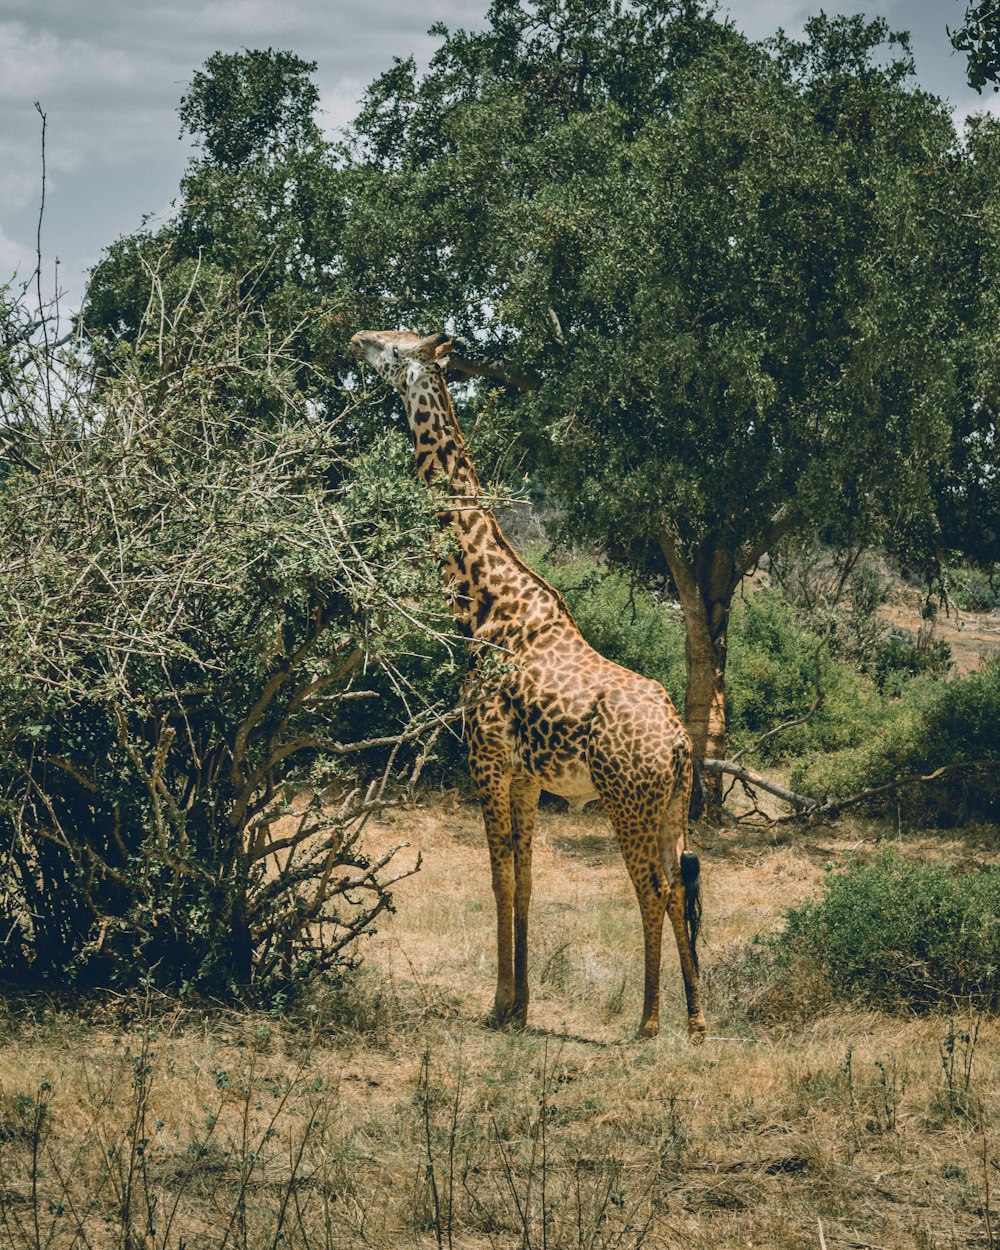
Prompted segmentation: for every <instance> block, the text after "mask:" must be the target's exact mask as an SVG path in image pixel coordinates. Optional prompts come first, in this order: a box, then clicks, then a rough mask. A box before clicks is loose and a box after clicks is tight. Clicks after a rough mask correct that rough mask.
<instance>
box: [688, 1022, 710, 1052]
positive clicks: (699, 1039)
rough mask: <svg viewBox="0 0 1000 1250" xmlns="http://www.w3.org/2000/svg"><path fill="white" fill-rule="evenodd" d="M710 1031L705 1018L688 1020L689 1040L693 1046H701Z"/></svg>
mask: <svg viewBox="0 0 1000 1250" xmlns="http://www.w3.org/2000/svg"><path fill="white" fill-rule="evenodd" d="M707 1033H708V1025H707V1024H706V1023H705V1021H704V1020H689V1021H688V1041H689V1042H690V1043H691V1045H692V1046H701V1045H702V1043H703V1042H704V1041H705V1036H706V1034H707Z"/></svg>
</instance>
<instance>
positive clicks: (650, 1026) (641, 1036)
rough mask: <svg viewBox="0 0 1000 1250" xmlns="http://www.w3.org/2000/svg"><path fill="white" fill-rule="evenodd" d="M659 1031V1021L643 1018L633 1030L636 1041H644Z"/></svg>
mask: <svg viewBox="0 0 1000 1250" xmlns="http://www.w3.org/2000/svg"><path fill="white" fill-rule="evenodd" d="M659 1031H660V1022H659V1021H658V1020H644V1021H643V1022H642V1024H640V1025H639V1027H638V1029H636V1032H635V1039H636V1041H637V1042H646V1041H649V1040H650V1038H653V1037H656V1035H657V1034H658V1033H659Z"/></svg>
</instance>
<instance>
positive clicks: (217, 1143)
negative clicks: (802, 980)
mask: <svg viewBox="0 0 1000 1250" xmlns="http://www.w3.org/2000/svg"><path fill="white" fill-rule="evenodd" d="M696 837H697V845H698V848H699V850H700V853H701V857H702V865H703V883H704V894H705V909H706V920H705V931H704V938H705V941H704V947H703V966H704V971H705V979H706V985H707V1002H706V1009H707V1012H708V1015H709V1022H710V1037H709V1040H708V1041H707V1042H706V1044H705V1045H704V1046H701V1047H692V1046H690V1045H689V1044H688V1042H687V1039H686V1035H685V1027H684V1015H683V1008H682V999H681V986H680V977H679V972H678V969H677V966H676V953H675V951H674V949H673V947H672V943H671V945H670V946H669V947H667V948H666V959H665V986H664V992H665V1002H664V1013H663V1028H662V1032H661V1034H660V1037H659V1038H658V1039H657V1040H656V1041H654V1042H645V1043H640V1042H636V1041H634V1040H633V1038H632V1035H633V1032H634V1029H635V1026H636V1024H637V1021H638V1013H639V1005H640V994H641V984H640V979H641V955H640V932H639V924H638V915H637V909H636V907H635V904H634V900H633V898H632V895H631V888H630V886H629V884H628V881H627V878H626V875H625V872H624V869H623V866H622V864H621V861H620V859H619V856H618V852H617V850H616V848H615V847H614V844H613V841H612V837H611V834H610V831H609V828H608V826H607V824H606V821H605V819H604V817H603V815H602V814H601V813H600V811H599V810H594V809H591V810H588V812H587V813H585V814H584V815H582V816H580V815H570V814H568V813H566V812H564V811H562V810H561V809H559V808H557V807H555V806H552V807H546V808H544V809H543V811H542V812H541V813H540V821H539V829H538V834H537V837H536V852H535V893H534V898H533V904H532V909H533V913H532V925H533V934H532V938H533V952H532V961H531V962H532V989H533V1000H532V1005H531V1027H530V1028H529V1029H528V1030H527V1031H525V1032H497V1031H493V1030H491V1029H489V1028H487V1027H485V1026H484V1024H483V1023H482V1021H483V1018H484V1016H485V1014H486V1012H487V1010H488V1007H489V1005H490V1002H491V999H492V991H493V967H494V913H493V905H492V896H491V893H490V888H489V869H488V862H487V857H486V854H485V850H484V847H483V838H482V834H481V828H480V819H479V814H478V811H477V810H476V808H475V807H474V806H472V805H470V804H468V803H465V802H458V801H452V800H451V799H450V798H448V797H446V796H445V797H438V798H435V799H433V800H430V799H429V800H427V801H425V803H423V804H422V805H420V806H417V807H413V808H408V809H402V810H397V811H395V812H393V813H391V814H388V815H386V816H385V817H384V818H383V820H382V821H381V822H380V823H379V824H377V825H375V826H374V827H373V828H372V830H371V840H372V844H373V847H386V846H388V845H391V844H393V843H396V842H401V841H406V842H408V843H409V844H410V848H411V850H410V852H407V853H414V852H416V851H417V850H419V851H420V853H421V854H422V856H423V866H422V868H421V871H420V872H419V873H418V874H416V875H415V876H413V877H411V878H409V879H407V880H406V881H404V882H403V883H401V885H400V886H399V887H398V888H397V913H396V915H395V916H393V917H391V918H389V919H388V920H387V921H386V922H385V923H384V925H383V926H382V929H381V932H380V933H379V934H378V935H377V936H376V937H375V938H374V939H371V940H369V941H368V942H367V943H366V944H365V952H364V957H365V963H364V970H363V972H362V974H361V975H360V977H359V978H358V980H357V982H356V984H354V985H353V986H352V987H351V988H350V989H349V990H346V991H343V990H341V991H336V992H334V991H328V992H325V993H320V994H317V995H316V996H315V997H314V999H313V1000H312V1002H311V1003H310V1004H309V1005H308V1006H302V1005H298V1006H295V1007H292V1008H288V1009H281V1008H279V1009H276V1010H274V1011H273V1012H272V1013H271V1014H269V1015H255V1016H248V1015H235V1014H234V1015H228V1014H225V1013H221V1012H212V1011H207V1010H202V1011H192V1010H191V1009H183V1010H182V1009H179V1008H176V1007H175V1006H174V1005H172V1004H170V1003H165V1002H161V1001H158V1000H157V1001H151V1002H149V1003H148V1004H146V1005H145V1006H144V1007H141V1009H140V1008H137V1005H136V1004H135V1003H134V1001H123V1002H122V1003H121V1004H120V1006H118V1005H115V1004H114V1003H111V1004H110V1005H108V1006H107V1007H105V1008H103V1009H102V1010H101V1011H96V1010H95V1011H94V1012H92V1013H91V1014H90V1016H89V1017H87V1018H86V1019H81V1018H80V1017H79V1016H78V1015H71V1014H68V1013H64V1012H62V1011H61V1010H60V1008H59V1006H58V1005H57V1004H50V1005H44V1004H36V1005H35V1006H34V1008H33V1010H32V1011H31V1012H28V1013H25V1012H24V1010H23V1009H20V1010H19V1011H18V1012H17V1013H14V1012H13V1011H12V1012H10V1013H9V1014H8V1015H7V1016H6V1017H4V1019H3V1021H2V1041H0V1090H2V1102H0V1112H2V1118H0V1212H2V1214H0V1234H2V1239H3V1244H4V1245H9V1246H11V1247H22V1246H24V1247H29V1246H30V1247H42V1246H51V1247H53V1248H59V1250H63V1248H64V1247H80V1248H81V1250H85V1248H87V1247H93V1248H94V1250H97V1248H99V1247H100V1248H102V1250H103V1247H106V1246H116V1247H123V1248H124V1247H128V1248H129V1250H133V1248H134V1250H140V1248H141V1250H154V1248H155V1250H159V1248H161V1247H169V1248H170V1250H181V1248H183V1247H186V1248H187V1250H196V1248H201V1247H205V1248H206V1250H216V1248H218V1247H223V1246H225V1247H229V1246H233V1247H240V1248H243V1247H253V1248H255V1250H256V1248H257V1247H265V1246H267V1247H278V1246H295V1247H301V1248H302V1250H310V1248H314V1247H315V1248H317V1250H319V1248H320V1247H322V1248H323V1250H329V1248H331V1247H348V1246H361V1245H367V1246H372V1247H377V1248H379V1250H382V1248H386V1250H387V1248H388V1247H409V1246H412V1247H433V1246H435V1245H438V1246H449V1247H469V1248H470V1250H473V1248H479V1247H496V1248H498V1250H499V1248H500V1247H533V1248H536V1250H541V1248H542V1247H552V1248H553V1250H556V1248H557V1247H578V1248H579V1247H587V1248H594V1250H596V1248H598V1247H638V1246H646V1247H674V1246H677V1247H680V1246H684V1247H691V1248H694V1250H700V1248H704V1250H709V1248H715V1247H730V1246H732V1247H737V1246H739V1247H743V1246H757V1247H781V1248H783V1250H784V1248H788V1250H795V1248H797V1247H807V1246H808V1247H816V1246H826V1247H829V1248H830V1250H833V1248H834V1247H857V1248H858V1250H864V1248H866V1247H871V1248H872V1250H876V1248H880V1250H902V1248H903V1247H907V1248H909V1247H919V1248H921V1250H931V1248H934V1250H938V1248H940V1250H944V1248H945V1247H948V1248H951V1247H966V1246H984V1247H992V1246H994V1245H995V1244H996V1240H997V1237H998V1236H1000V1232H998V1228H1000V1203H998V1202H997V1198H996V1193H997V1192H1000V1171H998V1159H1000V1030H998V1028H997V1025H996V1023H995V1022H994V1021H991V1020H985V1019H984V1020H981V1021H977V1020H976V1019H974V1018H973V1017H971V1016H962V1015H961V1014H959V1015H957V1016H956V1017H955V1018H954V1019H953V1020H949V1019H948V1017H946V1016H945V1015H933V1016H929V1017H924V1018H913V1017H910V1018H906V1017H899V1016H895V1017H892V1016H887V1015H883V1014H880V1013H878V1012H872V1011H866V1012H862V1011H857V1010H849V1009H846V1008H842V1007H834V1006H831V1005H830V1004H829V1002H827V1001H824V999H823V998H822V996H821V995H816V996H815V1001H812V1000H811V999H810V995H809V992H808V987H806V988H805V992H804V994H803V997H802V998H801V999H800V1001H798V1002H797V1003H796V1004H787V1003H785V1004H782V1003H780V1002H778V1003H775V1002H773V1001H769V1000H767V998H766V996H764V997H762V995H761V984H762V983H761V980H760V978H758V977H757V976H756V974H755V972H754V966H753V961H752V959H751V960H749V961H748V960H747V958H746V950H745V948H744V947H743V945H742V944H743V943H745V942H747V941H748V940H749V939H750V938H752V936H753V935H754V934H756V933H758V932H762V931H768V930H772V929H773V928H774V927H775V926H777V925H778V923H779V920H780V916H781V913H782V911H783V909H784V908H785V907H787V906H788V905H789V904H791V903H793V902H795V901H796V900H798V899H801V898H803V897H804V896H806V895H808V894H810V893H811V892H815V891H816V890H817V888H818V886H819V884H820V882H821V880H822V876H823V873H824V870H825V868H826V867H827V865H829V864H830V863H833V862H836V861H837V860H838V859H839V857H840V856H841V854H842V853H843V852H845V851H847V850H864V849H866V848H868V847H869V846H873V845H874V843H875V842H877V841H883V842H884V841H893V842H898V844H899V846H900V848H901V849H902V850H903V851H904V852H905V853H906V854H909V855H913V856H916V857H920V858H924V859H938V858H940V857H949V858H958V859H968V858H970V857H973V856H974V857H975V858H976V859H977V860H979V861H981V862H994V861H996V860H998V859H1000V841H998V840H997V838H996V836H995V833H992V832H990V831H982V830H981V831H979V833H978V834H977V833H976V832H975V831H971V832H970V831H969V830H965V831H963V834H962V837H961V840H960V841H959V840H958V839H956V840H954V841H952V840H950V839H949V837H948V836H947V835H940V834H921V833H919V832H915V831H907V830H906V829H905V828H903V829H898V828H891V827H887V826H879V827H876V826H873V825H869V824H865V823H861V822H857V821H856V822H853V823H849V822H847V821H846V820H845V821H843V822H841V823H840V824H839V825H836V826H832V827H821V828H806V829H789V828H787V827H785V828H783V829H782V830H781V831H780V832H778V833H774V832H768V831H762V830H760V829H756V830H754V829H749V828H745V827H739V826H731V827H726V828H723V829H721V830H717V829H705V830H704V831H702V832H700V833H698V834H697V835H696Z"/></svg>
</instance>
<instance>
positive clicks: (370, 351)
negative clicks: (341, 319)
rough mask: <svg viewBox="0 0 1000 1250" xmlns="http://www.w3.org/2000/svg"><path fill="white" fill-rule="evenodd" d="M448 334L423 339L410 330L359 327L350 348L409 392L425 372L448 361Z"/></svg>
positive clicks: (390, 383)
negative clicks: (362, 328) (409, 388)
mask: <svg viewBox="0 0 1000 1250" xmlns="http://www.w3.org/2000/svg"><path fill="white" fill-rule="evenodd" d="M450 345H451V339H450V338H449V337H448V335H447V334H429V335H428V336H427V337H426V338H421V337H420V335H419V334H411V333H410V331H409V330H359V331H358V333H357V334H355V336H354V337H353V338H352V339H351V351H352V352H353V353H354V354H355V356H357V357H358V359H359V360H363V361H364V362H365V363H366V364H368V365H371V367H372V368H373V369H374V370H375V372H376V373H377V374H378V375H379V376H380V377H381V378H383V379H384V380H385V381H386V382H388V383H389V385H390V386H394V387H395V388H396V389H397V390H398V391H404V392H405V391H406V389H407V388H408V387H410V386H412V385H413V384H414V383H415V382H416V381H418V380H419V379H420V378H421V377H423V376H424V374H426V373H429V372H430V371H432V370H435V369H440V368H444V366H445V365H446V364H447V363H448V348H449V347H450Z"/></svg>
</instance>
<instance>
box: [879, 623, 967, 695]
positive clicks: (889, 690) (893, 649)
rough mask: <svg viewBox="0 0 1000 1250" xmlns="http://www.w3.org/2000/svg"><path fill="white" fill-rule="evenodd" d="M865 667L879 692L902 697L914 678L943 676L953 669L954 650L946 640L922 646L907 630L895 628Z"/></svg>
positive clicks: (938, 640) (881, 641)
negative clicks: (952, 656)
mask: <svg viewBox="0 0 1000 1250" xmlns="http://www.w3.org/2000/svg"><path fill="white" fill-rule="evenodd" d="M863 668H864V671H865V672H866V673H867V674H868V676H869V677H871V679H872V681H873V682H874V683H875V685H876V686H878V688H879V690H882V691H884V692H885V693H886V694H893V695H899V694H902V693H903V687H904V686H905V684H906V682H907V681H908V680H909V679H910V678H911V677H919V676H920V675H921V674H924V673H930V674H934V675H936V676H942V677H943V676H944V675H945V674H946V673H947V672H948V670H949V669H950V668H951V647H949V646H948V644H947V643H946V642H945V641H944V639H943V638H935V639H933V640H932V641H931V642H930V643H929V644H927V645H926V646H919V645H918V644H917V641H916V639H915V638H914V637H913V635H912V634H911V633H909V632H908V631H907V630H902V629H894V630H892V632H891V633H889V634H887V635H886V636H885V637H884V638H882V639H880V640H879V641H878V642H877V643H876V644H875V646H874V647H873V648H872V651H871V654H870V655H869V656H867V657H866V658H865V662H864V664H863Z"/></svg>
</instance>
